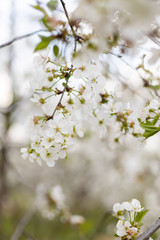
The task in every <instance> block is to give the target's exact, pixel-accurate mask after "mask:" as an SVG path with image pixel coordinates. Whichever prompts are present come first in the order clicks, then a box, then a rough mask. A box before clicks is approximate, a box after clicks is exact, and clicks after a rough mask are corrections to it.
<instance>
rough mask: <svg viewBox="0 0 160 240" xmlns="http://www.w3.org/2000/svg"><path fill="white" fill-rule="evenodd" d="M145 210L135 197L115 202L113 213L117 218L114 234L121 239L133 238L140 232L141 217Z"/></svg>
mask: <svg viewBox="0 0 160 240" xmlns="http://www.w3.org/2000/svg"><path fill="white" fill-rule="evenodd" d="M147 212H148V211H147V210H144V208H143V207H142V206H141V204H140V202H139V201H138V200H137V199H132V201H131V202H123V203H121V204H120V203H115V204H114V206H113V214H114V216H115V217H117V218H118V219H119V220H118V223H117V225H116V226H117V231H116V236H117V237H121V239H135V238H136V237H137V236H138V235H139V233H140V228H141V226H142V225H143V224H142V219H143V217H144V216H145V214H146V213H147Z"/></svg>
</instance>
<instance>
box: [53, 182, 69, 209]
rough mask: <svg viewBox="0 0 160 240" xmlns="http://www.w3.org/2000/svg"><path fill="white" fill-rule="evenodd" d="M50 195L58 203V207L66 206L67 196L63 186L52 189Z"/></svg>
mask: <svg viewBox="0 0 160 240" xmlns="http://www.w3.org/2000/svg"><path fill="white" fill-rule="evenodd" d="M50 197H51V198H52V199H53V201H54V202H55V204H56V207H57V208H58V209H62V208H63V207H64V202H65V196H64V194H63V191H62V188H61V186H58V185H57V186H55V187H53V188H52V189H51V190H50Z"/></svg>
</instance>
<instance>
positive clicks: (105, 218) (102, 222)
mask: <svg viewBox="0 0 160 240" xmlns="http://www.w3.org/2000/svg"><path fill="white" fill-rule="evenodd" d="M111 213H112V211H107V212H105V213H104V214H103V216H102V218H101V219H100V221H99V223H98V225H97V227H96V229H95V231H94V232H93V234H92V235H91V238H90V240H93V239H94V238H95V237H96V235H97V234H98V233H99V232H100V231H101V229H102V228H103V227H104V224H105V222H106V220H107V218H108V217H109V216H111Z"/></svg>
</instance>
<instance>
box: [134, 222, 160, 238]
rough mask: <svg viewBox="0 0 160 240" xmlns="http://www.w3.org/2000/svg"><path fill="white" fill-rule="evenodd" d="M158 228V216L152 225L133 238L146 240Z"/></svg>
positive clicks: (159, 223) (159, 225)
mask: <svg viewBox="0 0 160 240" xmlns="http://www.w3.org/2000/svg"><path fill="white" fill-rule="evenodd" d="M159 228H160V218H158V219H157V220H156V221H155V222H153V223H152V225H151V226H150V227H149V228H148V229H147V230H146V231H145V232H143V233H142V234H140V235H139V236H138V237H137V238H136V239H135V240H147V239H149V238H150V236H152V234H153V233H154V232H156V231H157V230H158V229H159Z"/></svg>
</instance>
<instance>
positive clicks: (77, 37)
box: [60, 0, 85, 52]
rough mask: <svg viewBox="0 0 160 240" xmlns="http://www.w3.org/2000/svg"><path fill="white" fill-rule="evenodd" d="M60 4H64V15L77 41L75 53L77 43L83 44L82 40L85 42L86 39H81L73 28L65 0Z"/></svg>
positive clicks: (61, 0)
mask: <svg viewBox="0 0 160 240" xmlns="http://www.w3.org/2000/svg"><path fill="white" fill-rule="evenodd" d="M60 2H61V4H62V7H63V10H64V13H65V15H66V18H67V21H68V24H69V26H70V29H71V31H72V34H73V37H74V40H75V47H74V51H75V52H76V43H77V42H81V41H82V40H83V41H85V39H84V38H83V37H81V36H80V35H78V34H77V33H76V32H75V30H74V28H73V26H72V24H71V20H70V18H69V15H68V12H67V9H66V5H65V3H64V1H63V0H60Z"/></svg>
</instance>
